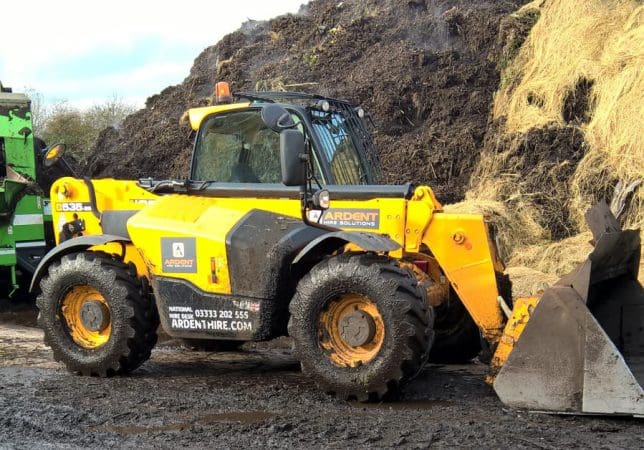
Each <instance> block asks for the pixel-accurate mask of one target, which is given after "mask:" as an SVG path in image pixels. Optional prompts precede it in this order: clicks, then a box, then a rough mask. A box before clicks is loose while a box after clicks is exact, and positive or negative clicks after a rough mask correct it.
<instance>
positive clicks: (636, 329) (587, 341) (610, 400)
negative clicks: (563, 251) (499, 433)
mask: <svg viewBox="0 0 644 450" xmlns="http://www.w3.org/2000/svg"><path fill="white" fill-rule="evenodd" d="M587 220H588V222H589V225H590V226H591V230H592V231H593V236H594V237H595V249H594V250H593V251H592V252H591V253H590V255H589V256H588V259H587V260H586V261H585V262H584V263H583V264H582V265H581V266H580V267H579V268H578V269H577V270H576V271H574V272H573V273H571V274H570V275H567V276H566V277H564V278H562V279H561V280H560V281H559V282H557V284H556V285H554V286H553V287H551V288H549V289H547V290H546V291H545V292H544V294H543V295H542V297H541V298H540V299H539V301H538V303H537V305H536V307H535V308H534V310H533V311H531V313H530V318H529V320H528V322H527V324H526V325H525V329H524V330H523V333H522V334H521V336H520V337H519V339H518V342H517V343H516V344H515V345H514V348H513V350H512V352H511V353H510V355H509V357H508V359H507V361H506V362H505V364H504V365H503V367H501V369H500V370H499V372H498V374H497V375H496V378H495V380H494V389H495V390H496V392H497V394H498V395H499V398H500V399H501V401H502V402H503V403H505V404H507V405H509V406H513V407H517V408H525V409H530V410H540V411H549V412H562V413H573V414H622V415H633V416H638V417H644V391H643V390H642V384H644V329H643V327H644V289H643V288H642V286H641V285H640V284H639V282H638V281H637V271H638V266H639V258H640V238H639V231H635V230H628V231H621V230H619V226H618V225H617V222H616V221H615V219H614V218H613V217H612V215H611V214H610V212H609V211H608V208H607V207H606V205H605V204H604V205H598V206H597V207H595V208H593V209H592V210H591V211H590V212H589V213H588V214H587Z"/></svg>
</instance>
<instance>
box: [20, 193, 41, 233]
mask: <svg viewBox="0 0 644 450" xmlns="http://www.w3.org/2000/svg"><path fill="white" fill-rule="evenodd" d="M13 235H14V240H15V242H23V241H42V240H44V239H45V230H44V216H43V202H42V198H41V197H40V196H37V195H25V196H24V197H23V198H22V199H20V201H19V202H18V204H17V205H16V212H15V214H14V216H13Z"/></svg>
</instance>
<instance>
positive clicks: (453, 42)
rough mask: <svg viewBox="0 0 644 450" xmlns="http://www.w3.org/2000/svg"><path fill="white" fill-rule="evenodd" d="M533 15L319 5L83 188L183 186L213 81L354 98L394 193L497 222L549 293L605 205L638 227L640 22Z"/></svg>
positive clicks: (622, 17)
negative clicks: (431, 196) (106, 183)
mask: <svg viewBox="0 0 644 450" xmlns="http://www.w3.org/2000/svg"><path fill="white" fill-rule="evenodd" d="M524 3H525V2H524V1H520V0H515V1H511V0H507V1H480V2H466V1H457V0H445V1H438V0H416V1H404V2H401V1H397V0H367V1H365V0H348V1H331V0H314V1H312V2H310V3H309V4H308V5H306V6H303V7H302V8H301V10H300V12H299V13H298V14H296V15H286V16H281V17H277V18H275V19H273V20H270V21H268V22H256V21H252V20H251V21H249V22H247V23H245V24H244V25H243V26H242V27H241V29H240V30H238V31H236V32H234V33H232V34H230V35H227V36H226V37H224V38H223V39H222V40H221V41H220V42H219V43H217V44H216V45H214V46H212V47H209V48H207V49H205V50H204V51H203V52H202V53H201V54H200V55H199V56H198V57H197V59H196V60H195V62H194V65H193V67H192V69H191V71H190V74H189V76H188V77H187V78H186V79H185V80H184V82H183V83H181V84H180V85H177V86H171V87H168V88H166V89H165V90H164V91H162V92H161V93H160V94H158V95H155V96H152V97H150V98H149V99H148V100H147V102H146V107H145V108H144V109H142V110H140V111H138V112H136V113H135V114H133V115H131V116H129V117H128V118H127V119H126V120H125V122H124V124H123V126H122V127H121V128H120V129H118V130H117V129H114V128H108V129H106V130H104V131H103V132H102V133H101V135H100V136H99V139H98V141H97V143H96V145H95V147H94V149H93V151H92V154H91V156H90V157H89V158H88V161H87V165H86V172H87V173H88V174H89V175H91V176H95V177H108V176H109V177H116V178H138V177H143V176H153V177H157V178H160V177H186V176H187V174H188V167H189V159H190V152H191V146H192V142H191V135H190V130H188V129H187V128H186V127H185V126H181V125H180V124H179V119H180V117H181V115H182V114H183V112H184V111H185V110H186V109H187V108H189V107H194V106H201V105H205V104H208V102H209V99H210V95H211V92H212V86H213V83H214V82H215V81H220V80H226V81H229V82H231V84H232V87H233V91H235V90H255V89H257V90H268V89H271V90H298V91H308V92H315V93H320V94H323V95H328V96H332V97H336V98H342V99H346V100H349V101H351V102H353V103H355V104H360V105H362V106H363V107H364V108H365V109H366V110H368V111H369V112H370V114H371V116H372V117H373V119H374V122H375V125H376V134H375V143H376V146H377V148H378V151H379V155H380V159H381V164H382V173H383V179H382V180H381V181H382V182H383V183H400V182H407V181H412V182H415V183H426V184H429V185H430V186H432V187H433V188H434V190H435V191H436V193H437V195H438V197H439V198H440V199H441V200H442V201H443V202H445V203H453V202H459V203H457V204H455V205H450V206H449V207H448V209H449V210H452V211H473V212H482V213H484V214H486V215H487V216H488V217H489V218H490V220H492V221H493V222H495V223H496V224H497V226H498V228H499V236H500V244H501V251H502V254H503V256H504V258H505V259H506V260H510V262H511V265H513V266H520V267H515V268H514V270H515V272H517V273H519V272H520V274H519V275H517V277H516V279H515V285H517V284H519V285H521V284H522V281H519V282H518V283H517V281H516V280H518V279H519V278H521V279H522V280H523V279H526V280H527V284H530V281H531V280H548V281H550V280H551V279H552V278H553V277H554V276H556V275H560V274H562V273H563V272H564V271H566V270H567V269H568V268H569V267H572V266H574V263H576V262H577V261H578V260H582V259H583V258H585V256H586V254H587V252H588V250H589V249H590V246H589V245H588V244H587V241H588V240H589V235H588V234H587V233H584V234H581V235H579V234H578V233H580V232H582V233H583V232H584V230H585V226H584V223H583V219H582V213H583V211H584V210H585V209H586V208H587V207H588V206H589V205H590V204H591V203H592V202H593V201H594V200H596V199H597V198H599V197H602V196H607V197H608V198H613V197H614V198H615V199H617V200H621V202H616V205H617V206H623V209H624V214H623V215H622V216H621V218H622V220H623V222H625V223H626V224H627V225H629V226H641V225H642V218H643V215H642V199H643V196H644V191H643V190H642V189H640V188H639V186H638V182H639V181H640V180H641V178H642V174H643V173H644V167H643V165H644V155H643V153H642V152H643V149H642V144H641V143H642V142H644V140H643V139H642V138H643V136H642V133H643V129H642V127H641V125H640V124H639V121H640V120H641V117H642V116H643V115H642V112H643V111H642V108H643V103H644V102H643V101H642V95H643V94H642V92H644V89H643V87H644V86H643V79H644V78H643V75H642V70H643V69H642V68H643V67H644V61H643V54H644V52H643V45H644V44H643V43H644V35H643V28H642V26H641V20H642V14H643V13H642V9H643V7H642V6H641V4H640V3H638V2H637V1H635V0H633V1H617V0H612V1H611V0H608V1H607V0H551V1H548V2H543V1H537V2H532V3H529V4H527V5H523V4H524ZM522 5H523V6H522ZM618 183H619V189H618V192H617V193H618V195H616V196H615V195H614V194H615V186H617V185H618ZM553 240H554V241H555V243H554V244H550V242H552V241H553ZM553 245H554V247H553ZM511 274H512V271H511ZM544 274H547V275H544ZM523 284H525V285H526V286H527V284H526V283H523ZM521 289H523V287H522V288H521ZM525 289H527V288H525ZM515 291H516V289H515ZM523 293H525V292H523Z"/></svg>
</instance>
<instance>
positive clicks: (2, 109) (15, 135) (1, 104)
mask: <svg viewBox="0 0 644 450" xmlns="http://www.w3.org/2000/svg"><path fill="white" fill-rule="evenodd" d="M30 108H31V101H30V100H29V98H27V96H25V95H23V94H13V93H1V94H0V137H1V138H3V139H4V150H5V151H4V153H5V155H4V156H5V160H6V164H7V165H9V166H11V168H12V169H13V170H15V171H16V172H18V173H19V174H20V175H23V176H25V177H27V178H30V179H31V180H35V179H36V160H35V155H34V140H33V131H32V130H33V127H32V123H31V109H30Z"/></svg>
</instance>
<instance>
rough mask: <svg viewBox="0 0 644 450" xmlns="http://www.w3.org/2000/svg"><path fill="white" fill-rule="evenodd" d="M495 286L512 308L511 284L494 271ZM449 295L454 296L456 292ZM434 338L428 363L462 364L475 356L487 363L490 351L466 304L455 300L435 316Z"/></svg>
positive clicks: (508, 279) (507, 278) (505, 276)
mask: <svg viewBox="0 0 644 450" xmlns="http://www.w3.org/2000/svg"><path fill="white" fill-rule="evenodd" d="M495 277H496V285H497V289H498V291H499V295H501V296H502V297H503V298H504V299H505V301H506V303H507V304H508V306H510V307H512V282H511V281H510V278H509V277H508V275H505V274H503V273H501V272H495ZM450 295H452V296H454V297H456V293H455V292H453V291H452V292H450ZM434 330H435V332H436V338H435V341H434V345H433V346H432V351H431V352H430V354H429V362H432V363H440V364H463V363H466V362H469V361H471V360H472V359H474V358H476V357H477V356H478V358H479V360H480V361H481V362H483V363H486V364H488V363H489V362H490V361H491V359H492V353H493V351H492V350H491V349H490V346H489V344H488V343H487V342H486V341H485V340H484V339H483V338H482V336H481V332H480V331H479V328H478V326H477V325H476V322H474V320H473V319H472V317H471V316H470V314H469V313H468V312H467V309H466V308H465V305H463V303H462V302H461V301H460V300H459V299H458V298H455V300H454V301H452V303H451V304H450V305H449V310H447V311H446V312H444V313H443V314H440V313H439V314H437V318H436V322H435V324H434Z"/></svg>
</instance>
